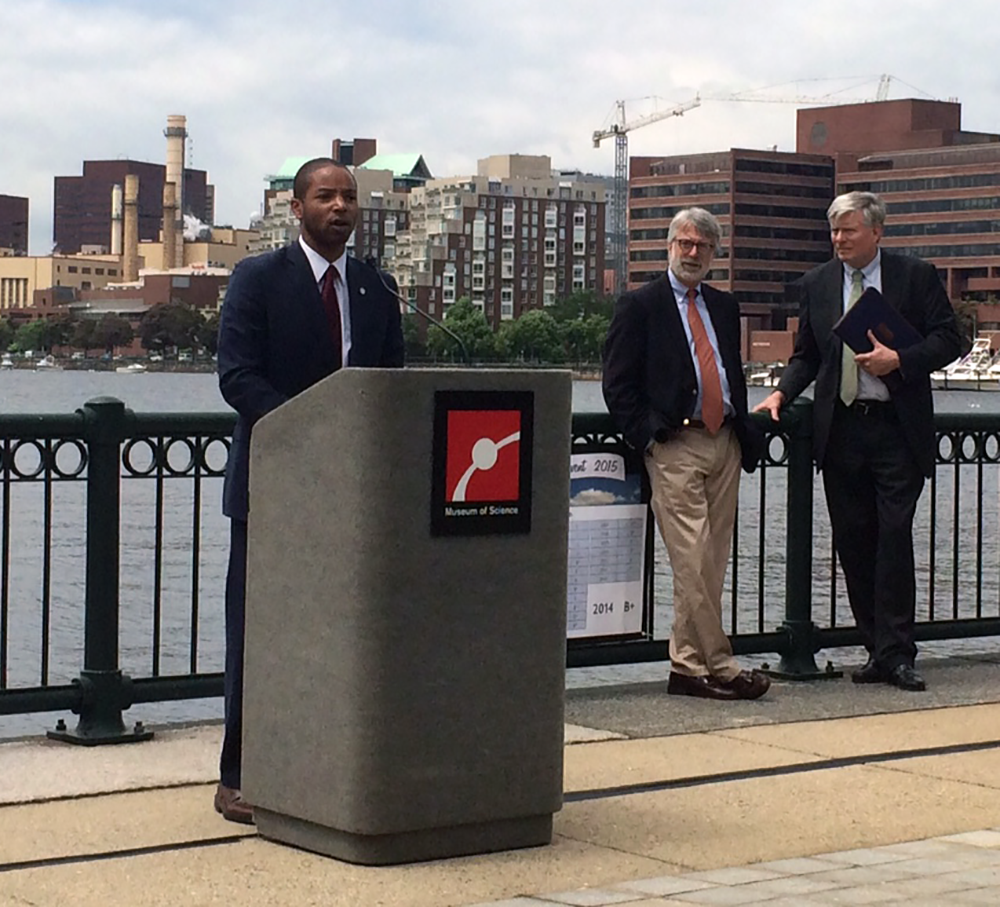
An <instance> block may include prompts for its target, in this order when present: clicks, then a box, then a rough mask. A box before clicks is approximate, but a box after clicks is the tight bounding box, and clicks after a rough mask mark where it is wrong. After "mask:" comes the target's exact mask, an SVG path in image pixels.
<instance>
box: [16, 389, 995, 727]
mask: <svg viewBox="0 0 1000 907" xmlns="http://www.w3.org/2000/svg"><path fill="white" fill-rule="evenodd" d="M811 416H812V414H811V404H809V402H808V401H798V402H796V403H795V404H793V405H792V406H791V407H789V408H788V410H787V411H786V412H785V413H784V414H783V416H782V420H781V422H780V423H777V424H772V423H770V421H769V420H768V419H767V418H766V417H764V416H760V417H758V418H760V420H761V424H762V425H763V426H764V427H765V428H766V430H767V431H768V437H769V444H768V450H767V453H766V455H765V456H764V458H763V460H762V463H761V464H760V468H759V469H758V470H757V471H756V472H755V473H754V474H753V476H750V477H744V479H743V483H742V486H741V491H740V507H739V514H738V519H737V527H736V532H735V535H734V550H733V562H732V569H731V570H730V571H729V577H728V580H727V583H728V588H727V601H728V612H729V613H728V624H729V626H728V629H729V632H730V634H731V635H732V638H733V646H734V649H735V650H736V652H737V653H740V654H751V653H777V654H778V655H779V656H780V664H779V665H778V671H779V672H781V673H783V674H784V675H786V676H789V677H793V678H812V677H820V676H828V672H825V671H820V670H819V669H818V668H817V665H816V660H815V656H816V654H817V652H819V651H820V650H821V649H824V648H831V647H838V646H845V645H854V644H857V643H858V642H860V638H859V635H858V632H857V630H856V629H855V628H854V627H853V626H852V625H851V623H852V621H851V617H850V611H849V608H848V607H847V605H846V595H844V594H843V591H842V590H843V581H842V578H841V577H840V576H839V572H838V569H837V566H836V562H835V559H834V556H833V553H832V544H831V539H830V530H829V521H828V519H827V516H826V510H825V503H824V500H823V495H822V493H821V492H819V493H817V490H818V489H819V484H818V479H817V477H816V474H815V471H814V469H813V467H812V462H811V424H812V418H811ZM234 423H235V416H233V415H232V414H229V413H218V414H200V415H199V414H183V413H178V414H170V413H159V414H140V413H133V412H131V411H130V410H128V409H127V408H126V407H125V405H124V404H123V403H122V402H121V401H118V400H115V399H113V398H98V399H95V400H91V401H89V402H88V403H87V404H86V405H85V406H83V407H82V408H81V409H80V410H78V411H77V412H76V413H74V414H71V415H24V416H2V415H0V481H2V485H0V508H2V519H0V715H3V714H21V713H31V712H49V711H73V712H74V713H76V714H78V715H79V722H78V725H77V727H76V728H75V729H72V730H67V729H65V727H64V726H62V727H60V728H59V729H58V730H57V731H56V732H55V733H54V736H56V737H59V738H60V739H66V740H71V741H74V742H79V743H86V744H92V743H103V742H119V741H128V740H137V739H143V738H144V736H146V735H147V732H146V731H145V730H144V729H143V728H142V727H141V726H139V725H137V726H134V727H133V728H131V729H126V727H125V723H124V719H123V715H122V713H123V712H124V711H125V710H127V709H128V708H129V707H130V706H131V705H133V704H136V703H150V702H163V701H169V700H182V699H183V700H187V699H197V698H203V697H216V696H220V695H221V694H222V664H223V639H224V633H223V629H222V621H223V617H222V611H223V608H222V593H223V578H224V575H225V563H226V553H227V549H228V530H227V526H226V525H225V523H226V521H225V520H224V518H223V517H222V516H221V514H220V512H219V510H220V508H219V501H220V496H221V494H220V493H221V476H222V474H223V472H224V469H225V461H226V457H227V455H228V447H229V438H230V435H231V432H232V428H233V425H234ZM936 424H937V428H938V438H939V450H938V465H937V471H936V475H935V477H934V479H933V480H932V482H931V483H930V484H929V488H928V492H927V493H925V494H924V496H923V498H922V499H921V505H920V508H919V510H918V514H917V519H916V522H915V525H916V527H917V533H916V538H917V544H916V548H917V568H918V596H919V604H918V611H919V613H918V626H917V637H918V639H920V640H932V639H956V638H964V637H980V636H987V635H989V636H992V635H1000V541H998V540H1000V416H989V415H980V414H971V415H961V416H959V415H941V416H938V417H937V420H936ZM573 439H574V446H576V447H577V448H578V449H587V450H595V449H596V450H608V451H610V452H616V453H620V454H622V455H624V456H625V458H626V461H627V463H628V464H629V468H630V469H632V470H640V471H641V469H642V465H641V462H640V461H638V460H637V458H636V455H635V453H634V452H632V451H630V450H629V449H628V448H627V446H626V445H625V444H624V442H623V441H622V438H621V436H620V435H619V434H618V432H617V431H616V430H615V428H614V425H613V423H612V422H611V420H610V418H609V417H608V416H607V415H605V414H575V415H574V417H573ZM84 540H85V541H84ZM649 544H650V545H651V546H653V549H652V550H653V552H654V556H653V563H654V569H653V571H652V572H651V575H650V576H649V578H648V587H647V597H648V599H649V601H650V603H651V610H650V611H649V612H648V613H647V614H646V615H645V618H644V621H643V624H642V630H641V632H640V633H637V634H633V636H632V637H630V638H628V639H621V640H614V639H610V640H609V639H600V640H574V641H573V643H572V644H571V645H570V646H569V647H568V654H567V664H568V665H569V666H570V667H577V666H584V665H594V664H611V663H623V662H637V661H646V660H659V659H665V658H666V657H667V640H666V631H667V630H668V629H669V626H670V621H671V606H670V597H671V595H670V580H671V576H670V567H669V562H668V559H667V558H666V555H665V552H664V551H663V549H662V547H661V546H660V543H659V540H658V538H657V537H656V534H655V533H653V532H652V531H650V534H649ZM81 605H82V607H81ZM60 725H62V722H60Z"/></svg>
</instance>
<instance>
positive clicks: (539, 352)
mask: <svg viewBox="0 0 1000 907" xmlns="http://www.w3.org/2000/svg"><path fill="white" fill-rule="evenodd" d="M504 348H505V350H506V352H507V354H508V355H512V356H515V357H517V358H519V359H524V360H527V361H530V362H562V361H563V343H562V338H561V337H560V336H559V326H558V324H557V323H556V320H555V318H553V317H552V315H550V314H549V313H548V312H547V311H545V310H544V309H532V310H531V311H529V312H525V313H524V314H523V315H522V316H521V317H520V318H518V319H517V320H516V321H514V322H511V324H510V327H509V328H507V330H506V331H505V335H504Z"/></svg>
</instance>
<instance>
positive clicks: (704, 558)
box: [646, 425, 740, 681]
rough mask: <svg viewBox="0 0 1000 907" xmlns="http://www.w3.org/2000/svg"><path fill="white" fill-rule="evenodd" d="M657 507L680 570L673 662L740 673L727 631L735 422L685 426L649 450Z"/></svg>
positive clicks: (721, 673)
mask: <svg viewBox="0 0 1000 907" xmlns="http://www.w3.org/2000/svg"><path fill="white" fill-rule="evenodd" d="M646 469H647V471H648V472H649V480H650V484H651V485H652V491H653V501H652V505H653V513H654V514H655V515H656V522H657V525H658V526H659V528H660V535H662V536H663V542H664V544H665V545H666V548H667V553H668V554H669V556H670V567H671V570H672V571H673V574H674V626H673V631H672V633H671V636H670V662H671V665H672V668H673V670H675V671H676V672H677V673H679V674H687V675H690V676H694V677H699V676H704V675H705V674H711V675H712V676H713V677H716V678H718V679H719V680H722V681H730V680H732V679H733V678H734V677H735V676H736V675H737V674H738V673H739V672H740V666H739V663H738V662H737V661H736V659H735V658H733V649H732V646H731V645H730V643H729V638H728V637H727V635H726V633H725V631H724V630H723V629H722V585H723V581H724V580H725V576H726V568H727V567H728V565H729V554H730V550H731V548H732V540H733V525H734V523H735V521H736V502H737V497H738V494H739V487H740V445H739V441H738V440H737V438H736V435H735V433H734V432H733V430H732V428H731V427H730V426H728V425H724V426H723V427H722V429H721V430H720V431H719V433H718V434H717V435H712V434H711V433H710V432H708V431H707V430H705V429H702V428H690V429H684V430H683V431H681V432H680V433H679V434H678V435H677V436H676V437H674V438H672V439H671V440H669V441H667V442H665V443H663V444H654V445H653V447H652V449H651V450H650V451H649V453H648V454H647V455H646Z"/></svg>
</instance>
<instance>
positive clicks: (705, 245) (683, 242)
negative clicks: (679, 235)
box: [674, 239, 715, 255]
mask: <svg viewBox="0 0 1000 907" xmlns="http://www.w3.org/2000/svg"><path fill="white" fill-rule="evenodd" d="M674 242H675V243H677V245H678V246H680V249H681V251H682V252H683V253H684V254H685V255H689V254H690V253H691V252H693V251H694V250H695V249H697V250H698V254H699V255H701V253H702V252H711V251H712V250H713V249H714V248H715V243H714V242H695V241H694V240H693V239H675V240H674Z"/></svg>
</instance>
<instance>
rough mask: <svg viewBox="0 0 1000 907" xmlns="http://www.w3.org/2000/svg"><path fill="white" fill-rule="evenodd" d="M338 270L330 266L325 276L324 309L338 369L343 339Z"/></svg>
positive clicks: (340, 363)
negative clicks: (338, 296)
mask: <svg viewBox="0 0 1000 907" xmlns="http://www.w3.org/2000/svg"><path fill="white" fill-rule="evenodd" d="M336 284H337V268H336V266H335V265H330V267H328V268H327V269H326V274H324V275H323V307H324V308H325V309H326V318H327V321H329V322H330V334H331V337H332V339H333V348H334V350H335V352H336V360H337V368H340V366H341V365H342V362H341V357H342V356H343V342H344V341H343V337H342V329H341V326H340V303H338V302H337V285H336Z"/></svg>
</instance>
